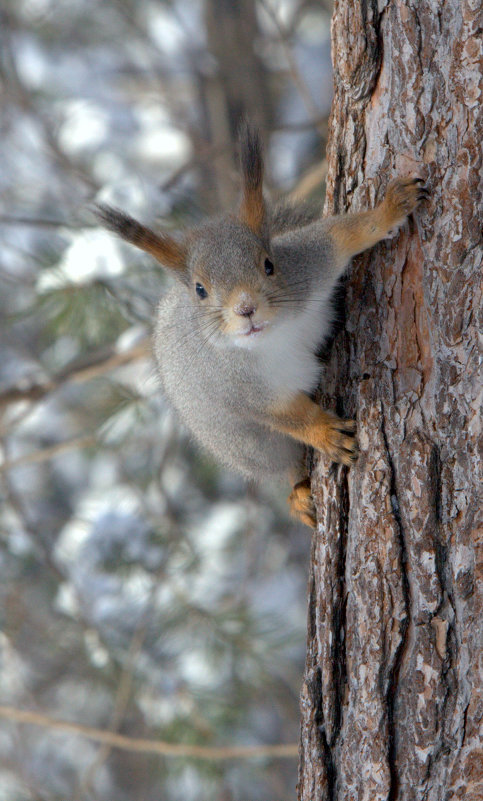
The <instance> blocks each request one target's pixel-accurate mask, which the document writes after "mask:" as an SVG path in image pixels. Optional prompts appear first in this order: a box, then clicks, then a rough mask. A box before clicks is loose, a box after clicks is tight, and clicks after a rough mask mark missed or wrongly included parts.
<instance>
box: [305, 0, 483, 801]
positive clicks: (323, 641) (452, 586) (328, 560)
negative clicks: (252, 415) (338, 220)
mask: <svg viewBox="0 0 483 801" xmlns="http://www.w3.org/2000/svg"><path fill="white" fill-rule="evenodd" d="M480 13H481V12H480V3H479V2H477V0H440V2H438V3H436V4H435V3H434V2H430V0H421V2H419V3H413V4H411V3H404V2H402V0H393V1H392V2H384V0H379V2H376V0H338V2H336V4H335V11H334V17H333V22H332V49H333V61H334V73H335V96H334V102H333V108H332V114H331V121H330V124H329V145H328V162H329V175H328V194H327V202H326V210H325V211H326V213H327V214H330V213H333V212H343V211H345V210H346V209H349V208H350V209H351V210H353V211H355V210H359V209H363V208H366V207H368V206H373V205H374V203H375V202H376V200H377V201H378V200H380V199H381V198H382V196H383V194H384V189H385V187H386V185H387V183H388V181H389V180H390V179H391V178H393V177H395V176H396V175H417V176H420V177H423V178H424V179H425V181H426V184H427V186H428V188H429V189H430V191H431V199H430V200H429V201H428V202H427V203H425V204H424V205H423V206H422V207H421V208H420V210H418V212H417V213H416V214H415V216H414V219H413V220H410V221H409V223H408V224H407V225H406V226H405V228H404V229H403V230H402V231H401V232H400V233H399V235H398V236H397V237H396V238H395V239H394V240H393V241H392V242H390V243H383V244H381V245H379V246H377V247H376V248H374V249H373V250H372V252H370V253H369V254H368V255H363V256H361V257H359V258H358V259H356V260H355V261H354V264H353V266H352V268H351V271H350V278H349V280H348V282H347V287H346V300H345V308H346V320H345V325H344V330H343V331H342V332H340V333H339V334H338V335H337V337H336V339H335V342H334V346H333V349H332V352H331V357H330V360H329V362H328V364H327V367H326V370H325V377H324V383H323V395H322V401H323V402H324V403H326V404H327V405H329V406H332V407H334V406H336V408H337V409H338V411H339V412H340V413H342V414H345V415H347V416H351V417H354V416H356V417H357V422H358V438H359V444H360V449H361V454H360V457H359V460H358V462H357V464H356V465H355V466H354V467H353V468H352V469H351V470H350V471H347V469H346V468H342V467H339V468H337V469H334V468H330V466H329V465H328V464H327V463H326V462H324V461H323V460H322V459H317V460H316V462H315V467H314V470H313V476H312V486H313V494H314V499H315V502H316V507H317V512H318V527H317V530H316V532H315V533H314V539H313V547H312V560H311V571H310V579H309V612H308V652H307V662H306V671H305V677H304V683H303V688H302V696H301V713H302V730H301V746H300V768H299V786H298V793H299V799H300V801H318V800H319V799H330V800H331V801H335V799H367V800H368V801H369V799H370V801H376V799H388V801H395V799H401V800H402V799H404V801H406V800H409V799H428V801H436V799H451V798H465V799H467V801H468V800H469V799H474V800H475V801H476V799H477V798H479V799H481V798H482V797H483V776H482V773H483V768H482V751H481V745H480V740H479V734H478V727H479V725H480V724H481V718H482V715H483V700H482V697H481V686H480V685H479V684H478V656H479V651H478V636H477V635H478V631H480V632H481V620H482V604H481V597H482V596H481V592H480V593H479V594H478V579H479V578H480V588H481V572H480V575H479V576H478V573H477V570H478V560H477V551H476V549H477V535H478V524H477V520H478V516H479V507H478V484H479V480H480V481H481V478H480V473H479V464H480V463H479V454H478V445H479V444H480V443H481V440H479V419H480V414H481V410H480V401H479V399H478V392H479V381H478V345H477V327H478V321H477V315H478V310H479V308H481V285H480V278H479V270H478V268H479V267H480V265H481V262H482V247H481V185H480V186H479V181H480V180H481V142H482V140H483V131H482V125H481V111H480V108H481V99H480V86H479V81H480V73H479V71H478V58H479V56H480V52H481V39H479V38H478V26H479V19H478V17H479V14H480ZM480 523H481V519H480ZM479 533H480V535H481V525H480V528H479ZM480 564H481V560H480Z"/></svg>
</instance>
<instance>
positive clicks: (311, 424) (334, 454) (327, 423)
mask: <svg viewBox="0 0 483 801" xmlns="http://www.w3.org/2000/svg"><path fill="white" fill-rule="evenodd" d="M270 417H271V421H270V425H271V427H272V428H274V429H275V430H276V431H281V432H283V433H284V434H288V435H289V436H291V437H293V438H294V439H297V440H299V442H303V443H304V444H305V445H310V446H311V447H312V448H317V450H320V451H322V452H323V453H325V454H326V455H327V456H329V457H330V458H331V459H332V460H333V461H334V462H340V463H342V464H346V465H350V464H352V462H353V461H354V460H355V459H356V458H357V445H356V441H355V439H354V437H353V436H351V434H350V432H354V430H355V422H354V421H353V420H342V419H341V418H340V417H338V416H337V415H336V414H334V413H333V412H327V411H325V410H324V409H321V408H320V407H319V406H318V405H317V404H316V403H314V401H312V400H311V399H310V398H309V397H308V395H305V394H304V393H303V392H299V393H298V394H297V395H296V397H295V398H294V399H293V400H292V401H290V402H289V403H287V404H286V405H284V406H275V407H272V408H271V409H270Z"/></svg>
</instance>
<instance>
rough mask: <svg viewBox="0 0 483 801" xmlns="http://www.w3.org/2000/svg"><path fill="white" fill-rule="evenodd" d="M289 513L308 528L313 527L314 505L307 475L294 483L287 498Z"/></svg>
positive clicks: (314, 521)
mask: <svg viewBox="0 0 483 801" xmlns="http://www.w3.org/2000/svg"><path fill="white" fill-rule="evenodd" d="M287 501H288V505H289V507H290V514H291V515H292V517H295V518H296V519H297V520H300V521H301V522H302V523H304V524H305V525H306V526H309V528H315V526H316V517H315V505H314V500H313V498H312V491H311V488H310V479H309V478H308V476H307V477H306V478H304V479H302V481H298V482H297V483H296V484H294V486H293V489H292V492H291V493H290V495H289V496H288V498H287Z"/></svg>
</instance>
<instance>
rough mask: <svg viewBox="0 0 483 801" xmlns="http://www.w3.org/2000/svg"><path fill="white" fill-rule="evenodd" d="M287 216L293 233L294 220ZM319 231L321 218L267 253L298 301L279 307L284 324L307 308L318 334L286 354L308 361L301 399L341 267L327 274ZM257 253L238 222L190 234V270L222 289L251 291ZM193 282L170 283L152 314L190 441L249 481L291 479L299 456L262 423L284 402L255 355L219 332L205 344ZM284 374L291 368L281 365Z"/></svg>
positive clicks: (328, 249)
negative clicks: (241, 284)
mask: <svg viewBox="0 0 483 801" xmlns="http://www.w3.org/2000/svg"><path fill="white" fill-rule="evenodd" d="M287 219H289V221H290V222H289V225H288V226H287V227H288V228H291V227H292V226H293V222H294V219H300V216H299V217H296V218H294V217H292V218H290V217H289V216H287ZM302 219H307V218H306V217H303V216H302ZM309 219H310V218H309ZM326 227H327V225H326V222H325V221H323V220H321V221H319V222H316V223H312V224H310V225H308V226H304V227H301V228H298V229H295V230H289V231H288V233H285V234H283V235H280V236H276V237H275V238H274V239H273V240H272V242H271V246H270V255H271V256H272V258H273V261H274V264H275V265H276V275H275V276H274V279H275V281H276V282H277V285H279V286H281V285H282V284H283V283H285V284H286V285H287V284H288V285H289V286H290V285H294V287H295V289H294V292H295V297H296V300H294V301H293V303H287V304H286V306H285V307H284V306H281V308H280V310H279V316H280V317H281V319H282V321H283V320H284V319H286V318H293V319H294V320H295V319H296V318H297V317H300V316H301V315H303V313H304V312H306V311H307V309H310V308H311V305H310V304H313V305H314V306H316V307H317V312H316V313H317V315H318V323H317V331H316V332H315V334H314V333H313V332H312V330H310V331H309V332H308V334H307V341H306V342H305V343H304V344H303V345H301V346H299V347H300V348H301V349H302V350H303V354H302V353H301V354H297V353H294V354H290V353H289V354H288V356H287V358H294V359H297V358H298V356H299V355H300V356H301V357H303V358H305V359H307V360H311V362H312V366H313V371H312V375H311V378H310V383H308V380H309V379H308V380H307V382H306V383H305V384H303V385H301V386H298V387H297V389H298V390H302V391H306V392H310V391H311V390H313V389H314V388H315V385H316V383H317V380H318V375H319V363H318V361H317V359H316V356H315V350H316V347H317V345H318V344H320V342H321V341H322V340H323V338H324V336H325V335H326V334H327V332H328V329H329V327H330V324H331V320H332V313H331V304H330V297H331V294H332V289H333V287H334V284H335V283H336V281H337V278H338V275H339V274H340V269H339V270H336V269H335V268H334V258H333V255H332V250H333V249H332V245H331V240H330V237H329V236H328V234H327V233H326ZM259 249H260V242H259V241H258V240H257V237H256V236H255V235H253V234H252V233H251V232H250V231H249V230H248V229H247V228H246V227H245V226H242V225H241V224H240V223H239V222H238V221H237V220H236V219H235V218H231V217H225V218H220V219H218V220H215V221H210V222H208V223H207V224H206V225H205V226H203V227H202V228H200V229H198V230H197V231H196V232H195V233H194V234H193V237H192V251H191V255H190V259H189V271H190V272H194V271H195V269H196V266H197V264H198V263H200V262H201V263H202V264H203V266H204V270H205V273H206V274H207V276H208V278H209V279H210V281H211V282H212V284H213V285H214V286H215V287H216V289H217V290H222V289H223V290H224V291H225V292H227V291H228V290H229V288H230V287H231V286H233V285H235V284H236V283H237V282H238V281H240V280H244V281H245V282H248V283H250V282H253V283H254V285H255V284H256V283H257V278H258V275H257V273H256V269H255V267H254V259H255V255H256V253H257V251H258V250H259ZM192 283H193V281H190V280H189V279H188V281H187V283H186V285H185V284H183V283H180V284H178V283H177V284H176V285H175V286H173V288H172V289H171V291H170V292H169V293H168V294H167V295H166V296H165V297H164V298H163V300H162V301H161V303H160V306H159V310H158V317H157V325H156V331H155V337H154V341H155V352H156V357H157V361H158V365H159V373H160V377H161V380H162V383H163V387H164V390H165V393H166V395H167V397H168V398H169V400H170V401H171V403H172V405H173V406H174V407H175V409H176V410H177V412H178V414H179V416H180V418H181V419H182V421H183V422H184V423H185V424H186V426H187V427H188V428H189V429H190V431H191V432H192V433H193V434H194V435H195V437H196V439H197V440H198V441H199V442H200V443H201V444H202V445H203V446H204V447H205V448H206V449H207V450H208V451H210V452H211V453H212V454H213V455H214V456H215V457H216V459H217V460H218V461H220V462H222V463H223V464H225V465H227V466H228V467H230V468H232V469H233V470H236V471H238V472H241V473H242V474H243V475H245V476H246V477H248V478H252V479H256V480H259V479H263V478H267V477H271V476H276V475H280V474H287V473H288V472H292V474H293V475H295V476H296V474H297V465H298V463H300V462H301V461H302V457H303V450H304V449H303V446H302V445H301V444H300V443H298V442H296V441H295V440H294V439H292V438H291V437H289V436H285V435H284V434H281V433H278V432H276V431H274V430H273V429H271V428H270V427H269V425H268V417H267V408H268V407H269V406H270V404H272V403H275V402H277V401H280V400H281V397H280V389H279V388H278V387H277V386H274V385H273V383H272V382H271V380H269V377H268V376H267V375H265V372H264V365H263V364H260V354H259V349H258V348H255V349H253V350H244V349H242V348H239V347H237V346H236V345H232V344H230V343H228V342H226V341H220V339H221V340H222V339H223V336H222V335H218V334H217V331H216V327H215V330H214V331H213V333H211V334H210V336H209V337H208V336H207V335H206V334H205V333H204V332H203V324H204V322H205V316H204V314H203V312H200V304H199V303H197V300H196V297H195V296H194V294H193V291H192ZM292 295H293V293H292ZM276 325H277V321H275V323H274V327H275V326H276ZM312 327H313V326H312V323H311V324H310V328H311V329H312ZM225 339H226V338H225ZM288 350H289V351H290V348H288ZM286 368H287V370H289V364H288V363H287V365H286Z"/></svg>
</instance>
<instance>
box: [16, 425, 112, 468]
mask: <svg viewBox="0 0 483 801" xmlns="http://www.w3.org/2000/svg"><path fill="white" fill-rule="evenodd" d="M96 442H98V440H97V437H95V436H94V435H93V434H86V435H85V436H84V437H74V438H73V439H68V440H66V441H65V442H58V443H57V444H56V445H51V446H50V447H48V448H39V450H36V451H31V452H30V453H25V454H24V455H23V456H17V458H16V459H9V461H7V462H3V464H0V473H6V472H7V471H8V470H13V469H14V468H16V467H23V466H25V465H27V464H39V463H40V462H48V461H49V459H53V458H54V456H61V455H62V454H63V453H69V451H74V450H80V449H81V448H90V447H91V445H95V444H96Z"/></svg>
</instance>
